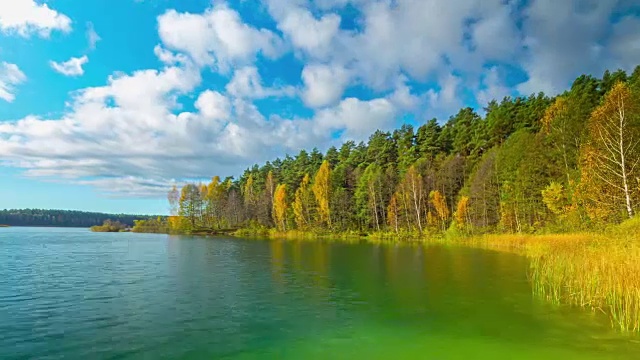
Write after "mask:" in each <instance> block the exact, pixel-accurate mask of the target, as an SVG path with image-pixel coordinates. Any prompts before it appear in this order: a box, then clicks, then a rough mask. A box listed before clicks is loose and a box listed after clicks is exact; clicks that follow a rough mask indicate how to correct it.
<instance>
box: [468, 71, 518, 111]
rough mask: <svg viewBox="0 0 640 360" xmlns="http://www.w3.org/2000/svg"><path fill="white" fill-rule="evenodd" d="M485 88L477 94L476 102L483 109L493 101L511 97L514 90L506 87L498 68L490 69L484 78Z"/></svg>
mask: <svg viewBox="0 0 640 360" xmlns="http://www.w3.org/2000/svg"><path fill="white" fill-rule="evenodd" d="M482 82H483V85H484V87H483V88H482V89H480V90H479V91H478V93H477V94H476V100H477V101H478V104H479V105H480V106H482V107H484V106H486V105H487V104H489V102H490V101H491V100H497V101H498V102H499V101H501V100H502V99H503V98H504V97H505V96H508V95H511V93H512V89H510V88H509V87H507V86H506V85H504V83H503V81H502V78H501V75H500V71H499V69H498V68H497V67H495V66H494V67H492V68H491V69H489V70H488V71H487V72H486V73H485V75H484V78H483V81H482Z"/></svg>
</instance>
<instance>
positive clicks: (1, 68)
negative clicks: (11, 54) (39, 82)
mask: <svg viewBox="0 0 640 360" xmlns="http://www.w3.org/2000/svg"><path fill="white" fill-rule="evenodd" d="M26 80H27V77H26V76H25V74H24V73H23V72H22V71H21V70H20V68H19V67H18V65H16V64H9V63H6V62H1V63H0V99H2V100H4V101H6V102H13V100H14V99H15V94H14V92H15V86H16V85H18V84H21V83H23V82H24V81H26Z"/></svg>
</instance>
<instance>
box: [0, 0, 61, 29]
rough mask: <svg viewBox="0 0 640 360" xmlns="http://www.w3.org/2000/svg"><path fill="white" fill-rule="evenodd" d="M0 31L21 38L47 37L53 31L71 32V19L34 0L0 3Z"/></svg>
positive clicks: (13, 0) (15, 0) (12, 0)
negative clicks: (34, 35) (32, 36)
mask: <svg viewBox="0 0 640 360" xmlns="http://www.w3.org/2000/svg"><path fill="white" fill-rule="evenodd" d="M0 30H2V31H3V32H5V33H16V34H18V35H20V36H23V37H27V36H30V35H31V34H38V35H39V36H41V37H48V36H49V35H50V34H51V32H52V31H53V30H59V31H62V32H69V31H71V19H69V17H67V16H66V15H64V14H61V13H59V12H57V11H55V10H53V9H51V8H49V6H48V5H47V4H42V3H36V2H35V1H34V0H11V1H0Z"/></svg>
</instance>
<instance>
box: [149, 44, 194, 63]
mask: <svg viewBox="0 0 640 360" xmlns="http://www.w3.org/2000/svg"><path fill="white" fill-rule="evenodd" d="M153 53H154V54H155V55H156V57H157V58H158V60H160V61H161V62H162V63H164V64H165V65H178V64H187V63H188V62H189V59H188V58H187V56H185V55H183V54H180V53H175V52H172V51H169V50H167V49H165V48H163V47H162V45H156V46H155V47H154V48H153Z"/></svg>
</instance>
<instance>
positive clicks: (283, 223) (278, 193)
mask: <svg viewBox="0 0 640 360" xmlns="http://www.w3.org/2000/svg"><path fill="white" fill-rule="evenodd" d="M287 208H288V204H287V185H285V184H281V185H278V186H277V187H276V190H275V193H274V197H273V218H274V219H273V220H274V222H275V223H276V226H277V227H278V229H279V230H281V231H287Z"/></svg>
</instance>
